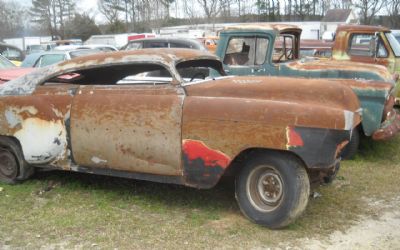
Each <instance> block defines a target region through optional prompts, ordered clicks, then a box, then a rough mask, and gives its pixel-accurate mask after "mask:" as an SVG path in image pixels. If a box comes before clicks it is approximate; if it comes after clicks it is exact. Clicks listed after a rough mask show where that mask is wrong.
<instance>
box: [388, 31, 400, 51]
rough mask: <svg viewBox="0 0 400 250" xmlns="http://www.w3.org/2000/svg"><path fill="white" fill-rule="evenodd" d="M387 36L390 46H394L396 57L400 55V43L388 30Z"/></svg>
mask: <svg viewBox="0 0 400 250" xmlns="http://www.w3.org/2000/svg"><path fill="white" fill-rule="evenodd" d="M385 36H386V38H387V39H388V41H389V44H390V47H391V48H392V50H393V53H394V55H395V57H400V43H399V42H398V41H397V39H396V38H395V37H394V35H393V34H392V33H391V32H386V33H385Z"/></svg>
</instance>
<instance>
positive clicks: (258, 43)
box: [224, 37, 269, 66]
mask: <svg viewBox="0 0 400 250" xmlns="http://www.w3.org/2000/svg"><path fill="white" fill-rule="evenodd" d="M268 44H269V40H268V38H264V37H236V38H231V39H230V40H229V43H228V47H227V49H226V52H225V57H224V64H226V65H232V66H234V65H238V66H240V65H246V66H254V65H262V64H264V62H265V60H266V58H267V50H268Z"/></svg>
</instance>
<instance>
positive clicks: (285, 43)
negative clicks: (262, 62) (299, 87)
mask: <svg viewBox="0 0 400 250" xmlns="http://www.w3.org/2000/svg"><path fill="white" fill-rule="evenodd" d="M294 42H295V37H294V36H293V35H288V34H282V35H280V36H278V37H277V38H276V40H275V46H274V52H273V55H272V61H273V62H274V63H282V62H287V61H291V60H294V59H295V55H294V48H293V46H294Z"/></svg>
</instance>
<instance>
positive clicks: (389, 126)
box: [216, 24, 400, 158]
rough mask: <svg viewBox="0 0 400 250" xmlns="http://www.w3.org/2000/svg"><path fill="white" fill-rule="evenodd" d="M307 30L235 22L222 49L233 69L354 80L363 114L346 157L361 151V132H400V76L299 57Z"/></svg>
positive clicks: (223, 36) (376, 135) (378, 135)
mask: <svg viewBox="0 0 400 250" xmlns="http://www.w3.org/2000/svg"><path fill="white" fill-rule="evenodd" d="M301 31H302V30H301V29H300V28H298V27H297V26H294V25H285V24H243V25H238V26H231V27H228V28H226V29H224V30H222V31H221V32H220V41H219V43H218V47H217V50H216V54H217V56H219V57H220V58H221V60H222V62H223V65H224V69H225V71H226V72H227V73H228V74H230V75H266V76H293V77H304V78H330V79H334V80H335V81H338V82H341V83H343V84H346V85H348V86H350V87H351V88H352V89H353V91H354V92H355V93H356V94H357V96H358V98H359V101H360V103H361V107H362V111H360V112H362V119H363V120H362V123H361V125H360V126H359V128H358V129H357V130H355V132H354V133H353V135H352V140H351V142H350V143H349V145H348V146H347V147H346V149H345V151H344V152H343V157H344V158H350V157H352V156H353V155H354V154H355V153H356V151H357V148H358V145H359V137H360V134H364V135H365V136H372V138H373V139H374V140H384V139H389V138H391V137H393V136H394V135H395V134H396V133H398V131H399V130H400V116H399V115H398V114H397V112H396V111H395V109H394V107H393V106H394V102H395V97H396V92H397V90H396V89H397V88H396V84H395V81H396V80H397V78H396V76H395V75H392V74H391V73H390V72H389V71H388V70H387V69H386V68H385V67H383V66H380V65H373V64H364V63H358V62H350V61H337V60H331V59H313V58H306V59H299V49H300V35H301ZM282 84H285V83H284V82H282ZM329 87H330V86H327V88H329Z"/></svg>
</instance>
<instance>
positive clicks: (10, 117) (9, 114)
mask: <svg viewBox="0 0 400 250" xmlns="http://www.w3.org/2000/svg"><path fill="white" fill-rule="evenodd" d="M23 112H28V113H29V114H31V115H36V114H37V112H38V110H37V109H36V108H35V107H33V106H26V107H21V108H17V107H9V108H7V110H6V112H5V117H6V120H7V122H8V125H9V126H10V128H15V126H17V125H18V124H20V123H21V122H22V117H21V115H20V114H21V113H23Z"/></svg>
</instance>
